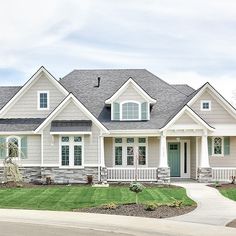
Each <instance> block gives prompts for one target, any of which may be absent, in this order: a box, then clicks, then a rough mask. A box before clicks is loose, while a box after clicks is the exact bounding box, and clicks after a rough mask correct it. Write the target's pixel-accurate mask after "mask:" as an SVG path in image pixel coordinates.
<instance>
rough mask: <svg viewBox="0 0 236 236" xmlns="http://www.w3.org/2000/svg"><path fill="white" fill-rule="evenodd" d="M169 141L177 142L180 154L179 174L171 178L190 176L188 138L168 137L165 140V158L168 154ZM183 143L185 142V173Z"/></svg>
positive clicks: (189, 146)
mask: <svg viewBox="0 0 236 236" xmlns="http://www.w3.org/2000/svg"><path fill="white" fill-rule="evenodd" d="M169 143H179V148H180V150H179V154H180V176H179V177H173V178H190V177H191V145H190V140H189V139H180V140H177V139H168V140H167V159H168V158H169V156H168V153H169V152H168V151H169V149H168V146H169V145H168V144H169ZM184 143H187V173H184Z"/></svg>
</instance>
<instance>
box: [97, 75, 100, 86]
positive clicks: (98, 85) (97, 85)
mask: <svg viewBox="0 0 236 236" xmlns="http://www.w3.org/2000/svg"><path fill="white" fill-rule="evenodd" d="M100 82H101V77H98V85H97V87H98V88H99V87H100Z"/></svg>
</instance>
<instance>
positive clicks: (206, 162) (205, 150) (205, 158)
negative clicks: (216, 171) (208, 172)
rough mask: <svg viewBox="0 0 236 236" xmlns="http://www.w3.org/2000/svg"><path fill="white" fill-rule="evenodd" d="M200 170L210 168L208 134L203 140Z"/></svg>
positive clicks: (203, 136) (205, 134)
mask: <svg viewBox="0 0 236 236" xmlns="http://www.w3.org/2000/svg"><path fill="white" fill-rule="evenodd" d="M199 167H200V168H209V167H210V163H209V157H208V140H207V133H206V132H204V134H203V135H202V140H201V156H200V163H199Z"/></svg>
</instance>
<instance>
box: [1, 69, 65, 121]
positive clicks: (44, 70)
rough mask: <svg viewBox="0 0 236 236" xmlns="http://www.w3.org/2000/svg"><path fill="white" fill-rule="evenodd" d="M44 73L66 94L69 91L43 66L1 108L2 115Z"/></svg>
mask: <svg viewBox="0 0 236 236" xmlns="http://www.w3.org/2000/svg"><path fill="white" fill-rule="evenodd" d="M41 73H44V74H45V75H46V76H47V78H48V79H49V80H50V81H51V82H52V83H53V84H54V85H55V86H56V87H57V88H58V89H59V90H60V91H61V92H62V93H63V94H64V95H65V96H66V95H68V94H69V92H68V91H67V90H66V89H65V88H64V87H63V86H62V85H61V84H60V83H59V82H58V81H57V80H56V79H55V78H54V77H53V76H52V75H51V74H50V73H49V72H48V71H47V70H46V69H45V68H44V67H43V66H41V67H40V68H39V69H38V70H37V71H36V73H35V74H34V75H33V76H32V77H31V78H30V79H29V80H28V81H27V82H26V83H25V84H24V85H23V87H22V88H21V89H20V90H19V91H18V92H17V93H16V94H15V95H14V96H13V98H12V99H11V100H10V101H8V102H7V104H6V105H5V106H4V107H3V108H2V109H1V110H0V117H2V116H3V115H4V114H6V112H7V111H8V110H9V109H10V108H11V107H12V106H13V105H14V104H15V103H16V102H17V101H18V99H20V98H21V97H22V96H23V94H24V93H25V92H26V91H28V89H30V87H31V86H32V85H33V84H34V83H35V82H36V81H37V80H38V79H39V78H40V76H39V75H40V74H41Z"/></svg>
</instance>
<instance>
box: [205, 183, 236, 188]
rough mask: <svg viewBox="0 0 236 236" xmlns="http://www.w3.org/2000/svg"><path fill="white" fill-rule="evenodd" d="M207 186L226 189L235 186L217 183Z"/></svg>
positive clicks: (234, 185)
mask: <svg viewBox="0 0 236 236" xmlns="http://www.w3.org/2000/svg"><path fill="white" fill-rule="evenodd" d="M208 186H209V187H213V188H216V189H228V188H236V184H219V185H218V186H215V184H211V185H208Z"/></svg>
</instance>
